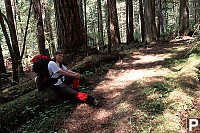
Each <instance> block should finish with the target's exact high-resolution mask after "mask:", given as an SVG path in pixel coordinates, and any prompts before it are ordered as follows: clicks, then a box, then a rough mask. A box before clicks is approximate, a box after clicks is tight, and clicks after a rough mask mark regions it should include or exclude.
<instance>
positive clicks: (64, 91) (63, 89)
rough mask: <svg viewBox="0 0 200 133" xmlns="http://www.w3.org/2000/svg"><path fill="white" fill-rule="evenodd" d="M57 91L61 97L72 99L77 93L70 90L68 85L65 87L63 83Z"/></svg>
mask: <svg viewBox="0 0 200 133" xmlns="http://www.w3.org/2000/svg"><path fill="white" fill-rule="evenodd" d="M58 91H60V93H61V94H62V95H68V96H73V97H74V96H76V95H77V93H78V92H77V91H76V90H74V89H72V88H71V87H70V85H67V84H65V83H62V84H61V85H59V86H58Z"/></svg>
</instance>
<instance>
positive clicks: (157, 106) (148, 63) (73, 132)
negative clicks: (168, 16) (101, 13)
mask: <svg viewBox="0 0 200 133" xmlns="http://www.w3.org/2000/svg"><path fill="white" fill-rule="evenodd" d="M189 41H190V39H187V38H186V39H180V40H171V41H170V42H157V43H153V44H151V45H149V46H148V47H146V48H139V49H135V48H130V49H128V50H125V51H124V52H125V53H126V54H127V53H128V54H127V56H126V57H125V58H123V59H121V60H119V61H118V62H115V63H113V64H108V65H104V66H102V70H106V73H105V72H103V71H102V72H98V73H93V74H92V75H91V76H90V78H88V80H89V81H88V82H89V83H90V84H88V85H87V87H85V88H84V90H85V89H87V88H89V90H90V91H88V93H90V94H91V95H93V96H95V97H97V98H98V97H99V98H100V101H101V103H102V107H93V106H89V105H87V104H78V105H73V103H71V104H68V103H66V102H64V103H63V104H64V106H60V105H54V107H55V108H57V109H58V110H60V112H59V113H60V114H59V116H58V115H57V114H55V113H54V114H53V112H50V114H49V116H52V117H51V118H46V119H45V120H44V121H43V122H42V123H41V122H38V121H37V123H38V125H39V126H38V125H37V124H35V123H36V122H33V121H29V122H27V123H26V124H24V125H23V126H22V127H23V128H24V129H26V130H27V131H28V130H29V132H30V131H31V130H30V129H32V131H33V130H38V131H39V130H40V131H41V132H51V131H52V132H54V131H56V132H58V133H115V132H116V133H132V132H138V133H140V132H142V133H149V132H155V133H165V132H173V133H176V132H180V133H182V132H186V131H187V129H186V120H187V118H188V117H198V116H200V95H199V94H200V90H199V87H200V83H199V81H198V80H197V72H196V71H197V69H196V66H197V65H199V64H200V54H199V53H198V52H193V53H192V54H191V53H190V54H188V50H189V49H190V48H191V46H190V44H189ZM91 90H92V91H91ZM64 108H65V109H64ZM69 108H70V109H69ZM46 111H49V109H47V110H46ZM45 117H46V116H45ZM36 119H37V118H36ZM49 119H50V120H49ZM34 121H35V120H34ZM46 121H50V122H48V124H47V125H44V123H45V122H46ZM30 123H34V124H32V125H31V124H30ZM30 125H31V126H30ZM44 128H46V129H44ZM42 130H43V131H42Z"/></svg>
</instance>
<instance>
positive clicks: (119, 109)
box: [116, 101, 131, 113]
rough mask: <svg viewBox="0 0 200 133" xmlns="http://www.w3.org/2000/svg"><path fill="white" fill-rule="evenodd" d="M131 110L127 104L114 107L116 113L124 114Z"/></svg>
mask: <svg viewBox="0 0 200 133" xmlns="http://www.w3.org/2000/svg"><path fill="white" fill-rule="evenodd" d="M130 108H131V104H129V103H128V102H126V101H125V102H122V103H120V104H118V105H117V106H116V112H117V113H125V112H128V111H129V110H130Z"/></svg>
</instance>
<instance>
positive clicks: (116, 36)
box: [110, 0, 121, 45]
mask: <svg viewBox="0 0 200 133" xmlns="http://www.w3.org/2000/svg"><path fill="white" fill-rule="evenodd" d="M110 7H111V11H110V17H111V23H110V29H111V40H112V44H113V45H120V43H121V41H120V33H119V24H118V15H117V6H116V0H110Z"/></svg>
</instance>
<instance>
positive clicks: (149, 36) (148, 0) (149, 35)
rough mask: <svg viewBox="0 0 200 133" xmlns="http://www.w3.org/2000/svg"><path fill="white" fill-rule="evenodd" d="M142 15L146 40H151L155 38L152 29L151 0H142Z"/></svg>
mask: <svg viewBox="0 0 200 133" xmlns="http://www.w3.org/2000/svg"><path fill="white" fill-rule="evenodd" d="M144 5H145V8H144V16H145V18H144V19H145V29H146V31H145V33H146V36H145V37H146V39H145V40H146V41H147V42H151V41H155V40H156V38H157V37H156V36H157V35H156V32H155V31H154V28H155V27H154V24H153V20H152V19H155V18H153V8H152V0H144Z"/></svg>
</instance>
